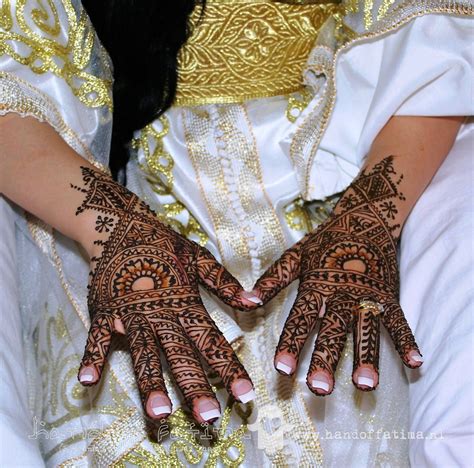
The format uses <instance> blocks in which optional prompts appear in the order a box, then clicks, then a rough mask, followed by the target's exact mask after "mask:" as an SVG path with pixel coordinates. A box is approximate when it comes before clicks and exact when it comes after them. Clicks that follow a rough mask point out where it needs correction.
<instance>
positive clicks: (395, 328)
mask: <svg viewBox="0 0 474 468" xmlns="http://www.w3.org/2000/svg"><path fill="white" fill-rule="evenodd" d="M463 119H464V118H458V117H438V118H436V117H392V118H391V119H390V121H389V122H388V123H387V125H386V126H385V127H384V128H383V129H382V130H381V131H380V133H379V134H378V136H377V138H376V139H375V141H374V143H373V145H372V147H371V150H370V152H369V154H368V156H367V159H366V163H365V165H364V167H363V169H362V171H361V173H360V174H359V176H358V177H357V178H356V179H355V181H354V182H353V183H352V184H351V185H350V186H349V188H348V189H347V190H346V191H345V192H344V194H343V196H342V197H341V199H340V200H339V202H338V204H337V205H336V207H335V209H334V212H333V213H332V215H331V216H330V217H329V219H328V220H327V221H326V222H325V223H323V224H322V225H321V226H319V227H318V228H317V229H316V230H315V231H313V232H311V233H309V234H308V235H306V236H305V237H304V238H303V239H301V240H300V241H299V242H298V243H297V244H295V245H294V246H293V247H292V248H290V249H288V250H287V251H286V252H285V253H284V254H283V255H282V256H281V257H280V259H279V260H277V261H276V262H275V263H274V264H273V265H272V266H271V267H270V268H269V269H268V270H267V271H266V272H265V273H264V274H263V275H262V277H261V278H260V279H259V280H258V281H257V283H256V285H255V288H254V290H255V291H256V294H257V295H258V296H259V297H260V298H261V299H262V300H263V302H264V303H267V302H268V301H269V300H271V299H272V298H273V297H274V296H275V295H276V294H278V292H279V291H281V290H282V289H283V288H285V287H286V286H288V285H289V284H290V283H291V282H293V281H295V280H296V279H299V282H300V283H299V288H298V295H297V298H296V301H295V303H294V305H293V308H292V310H291V312H290V314H289V316H288V318H287V320H286V323H285V326H284V328H283V331H282V334H281V336H280V340H279V344H278V346H277V349H276V353H275V361H274V364H275V368H276V369H277V371H278V372H280V373H282V374H284V375H291V374H293V373H294V372H295V370H296V367H297V365H298V359H299V356H300V353H301V350H302V348H303V346H304V344H305V342H306V340H307V337H308V335H309V334H310V333H311V331H312V330H313V329H314V328H315V327H316V324H317V322H318V319H321V324H320V328H319V333H318V336H317V339H316V343H315V346H314V351H313V354H312V357H311V363H310V367H309V370H308V374H307V385H308V387H309V389H310V390H311V391H312V392H313V393H315V394H316V395H321V396H324V395H328V394H330V393H331V392H332V391H333V389H334V384H335V382H334V374H335V371H336V368H337V364H338V361H339V359H340V356H341V353H342V350H343V348H344V344H345V341H346V337H347V334H348V333H349V332H352V333H353V336H354V364H353V374H352V380H353V383H354V385H355V386H356V387H357V388H359V389H360V390H365V391H369V390H373V389H375V388H376V387H377V385H378V382H379V370H378V360H379V341H380V338H379V334H380V324H381V323H382V324H383V325H384V326H385V328H386V329H387V331H388V332H389V334H390V336H391V338H392V340H393V342H394V344H395V346H396V348H397V350H398V352H399V355H400V357H401V359H402V361H403V362H404V363H405V365H407V366H408V367H411V368H416V367H419V366H421V364H422V362H423V358H422V356H421V354H420V352H419V349H418V346H417V345H416V342H415V339H414V337H413V334H412V332H411V330H410V327H409V325H408V323H407V321H406V319H405V317H404V314H403V311H402V309H401V308H400V305H399V303H398V295H399V278H398V262H397V243H398V240H399V237H400V233H401V230H402V227H403V224H404V222H405V220H406V218H407V216H408V214H409V213H410V211H411V209H412V207H413V206H414V204H415V203H416V201H417V200H418V198H419V197H420V195H421V194H422V193H423V191H424V189H425V188H426V186H427V185H428V183H429V182H430V180H431V179H432V177H433V176H434V174H435V173H436V171H437V169H438V168H439V166H440V165H441V163H442V162H443V160H444V159H445V157H446V156H447V154H448V153H449V150H450V149H451V147H452V145H453V143H454V140H455V138H456V135H457V132H458V130H459V128H460V125H461V123H462V121H463ZM361 300H365V301H370V302H373V303H379V304H382V306H383V310H382V311H381V310H378V309H377V308H376V309H370V310H368V309H367V308H363V309H362V310H361V309H359V308H358V305H359V303H360V301H361Z"/></svg>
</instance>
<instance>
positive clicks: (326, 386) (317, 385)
mask: <svg viewBox="0 0 474 468" xmlns="http://www.w3.org/2000/svg"><path fill="white" fill-rule="evenodd" d="M311 385H312V386H313V387H314V388H317V389H319V390H324V391H325V392H329V384H328V383H327V382H324V381H323V380H317V379H314V380H313V381H312V382H311Z"/></svg>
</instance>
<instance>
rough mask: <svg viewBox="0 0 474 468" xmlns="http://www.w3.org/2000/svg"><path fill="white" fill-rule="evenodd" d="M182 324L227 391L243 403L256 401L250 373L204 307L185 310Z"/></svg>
mask: <svg viewBox="0 0 474 468" xmlns="http://www.w3.org/2000/svg"><path fill="white" fill-rule="evenodd" d="M179 320H180V323H181V324H182V326H183V328H184V330H185V331H186V333H187V335H188V336H189V338H190V339H191V340H192V342H193V343H194V345H195V346H196V348H197V349H198V350H199V351H200V352H201V354H202V355H203V357H204V359H205V360H206V362H207V363H208V364H209V366H210V367H212V369H214V370H215V371H216V372H217V373H218V374H219V376H220V378H221V380H222V382H223V383H224V385H225V386H226V388H227V391H228V392H229V393H231V394H232V395H234V397H235V398H236V399H237V400H239V401H240V402H242V403H248V402H249V401H251V400H253V399H254V398H255V397H256V395H255V392H254V390H253V385H252V381H251V380H250V377H249V375H248V374H247V371H246V370H245V368H244V366H243V365H242V364H241V363H240V361H239V358H238V357H237V355H236V354H235V352H234V350H233V349H232V346H231V345H230V344H229V342H228V341H227V340H226V339H225V337H224V335H223V334H222V333H221V331H220V330H219V329H218V328H217V326H216V324H215V323H214V321H213V320H212V318H211V317H210V316H209V314H208V313H207V311H206V309H205V308H204V306H203V305H194V306H191V307H189V308H187V309H185V310H183V312H182V313H181V314H180V315H179Z"/></svg>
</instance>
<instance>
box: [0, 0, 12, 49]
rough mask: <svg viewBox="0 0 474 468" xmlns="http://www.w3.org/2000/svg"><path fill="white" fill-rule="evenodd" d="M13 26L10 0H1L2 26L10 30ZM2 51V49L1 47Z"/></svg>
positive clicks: (0, 26) (0, 20)
mask: <svg viewBox="0 0 474 468" xmlns="http://www.w3.org/2000/svg"><path fill="white" fill-rule="evenodd" d="M12 26H13V18H12V12H11V5H10V0H0V28H1V29H4V30H5V31H9V30H10V29H11V28H12ZM0 51H1V49H0Z"/></svg>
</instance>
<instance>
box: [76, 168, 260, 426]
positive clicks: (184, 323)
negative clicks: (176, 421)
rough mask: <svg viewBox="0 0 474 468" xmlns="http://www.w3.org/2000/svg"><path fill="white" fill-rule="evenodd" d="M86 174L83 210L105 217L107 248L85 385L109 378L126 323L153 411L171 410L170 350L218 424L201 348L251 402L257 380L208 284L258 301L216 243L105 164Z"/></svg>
mask: <svg viewBox="0 0 474 468" xmlns="http://www.w3.org/2000/svg"><path fill="white" fill-rule="evenodd" d="M82 173H83V181H84V186H83V187H74V188H76V189H78V190H79V191H81V192H83V193H84V194H85V199H84V201H83V203H82V205H81V206H80V207H79V209H78V210H77V214H78V215H81V214H82V213H85V212H86V211H89V212H90V210H94V211H96V212H99V213H100V214H99V215H98V216H97V217H96V218H95V219H96V221H95V224H96V228H95V229H96V233H97V236H98V240H96V241H95V245H96V246H97V249H98V251H99V253H98V254H97V255H96V256H95V257H93V258H92V259H91V262H92V265H93V269H92V273H91V280H90V284H89V297H88V305H89V312H90V315H91V321H92V324H91V327H90V331H89V335H88V340H87V344H86V350H85V353H84V357H83V359H82V364H81V369H80V372H79V380H80V381H81V383H82V384H83V385H93V384H96V383H97V382H98V381H99V380H100V377H101V374H102V371H103V367H104V364H105V361H106V358H107V353H108V351H109V347H110V343H111V339H112V334H113V333H114V331H119V330H118V328H119V327H118V326H117V323H120V321H121V322H122V324H123V327H124V329H125V334H126V337H127V340H128V343H129V346H130V351H131V355H132V360H133V364H134V368H135V374H136V379H137V384H138V388H139V390H140V393H141V397H142V401H143V405H144V408H145V409H146V412H147V413H148V415H149V416H150V417H152V418H156V419H159V418H163V417H166V416H167V415H168V414H170V413H171V401H170V399H169V397H168V395H167V391H166V387H165V383H164V380H163V374H162V368H161V363H160V354H159V349H160V348H161V350H162V351H163V353H164V355H165V356H166V359H167V361H168V364H169V366H170V369H171V372H172V373H173V376H174V378H175V380H176V382H177V384H178V386H179V388H180V389H181V391H182V393H183V395H184V398H185V400H186V402H187V404H188V405H189V407H190V408H191V409H192V411H193V415H194V417H195V419H196V420H197V421H199V422H204V421H212V420H214V419H215V418H216V417H218V416H219V414H220V411H219V403H218V401H217V400H216V398H215V396H214V393H213V391H212V389H211V387H210V385H209V382H208V381H207V379H206V375H205V373H204V371H203V368H202V365H201V361H200V357H199V354H198V351H199V353H200V354H201V355H202V356H203V357H204V359H205V360H206V361H207V363H208V364H209V365H210V366H211V367H212V368H213V369H214V370H215V371H216V372H217V373H218V374H219V376H220V377H221V379H222V381H223V382H224V384H225V386H226V388H227V389H228V391H229V392H230V393H232V394H233V395H234V396H235V397H236V398H237V399H239V400H240V401H242V402H247V401H249V400H250V399H252V398H253V387H252V383H251V381H250V378H249V376H248V374H247V372H246V371H245V369H244V368H243V366H242V364H241V363H240V362H239V360H238V358H237V356H236V355H235V353H234V351H233V350H232V348H231V346H230V345H229V343H228V342H227V341H226V339H225V338H224V336H223V335H222V333H221V332H220V331H219V330H218V328H217V326H216V325H215V323H214V322H213V320H212V318H211V317H210V316H209V315H208V313H207V311H206V310H205V308H204V305H203V303H202V301H201V297H200V294H199V290H198V284H202V285H203V286H205V287H206V288H207V289H208V290H210V291H211V292H213V293H214V294H215V295H216V296H218V297H219V298H220V299H221V300H222V301H223V302H225V303H226V304H228V305H230V306H232V307H235V308H239V309H251V308H254V307H255V303H254V302H252V300H248V299H245V297H243V296H241V294H242V292H243V289H242V287H241V286H240V284H239V283H238V281H237V280H236V279H235V278H234V277H233V276H232V275H231V274H230V273H228V272H227V271H226V270H225V269H224V267H222V266H221V265H220V264H219V263H218V262H217V261H216V260H215V259H214V257H213V256H212V255H211V254H210V253H209V252H208V251H207V250H206V249H204V248H202V247H200V246H199V245H197V244H196V243H194V242H191V241H189V240H187V239H185V238H183V237H182V236H180V235H178V234H177V233H176V232H174V231H173V230H171V229H169V228H168V227H166V226H165V225H163V224H161V223H160V222H159V221H158V220H157V219H156V216H155V214H154V213H153V212H152V211H151V210H150V209H149V208H148V206H147V205H146V204H145V203H144V202H142V201H141V200H140V199H139V198H138V197H137V196H136V195H134V194H132V193H131V192H129V191H128V190H127V189H125V188H124V187H122V186H120V185H119V184H117V183H115V182H114V181H113V180H112V179H110V178H109V177H108V176H106V175H104V174H101V173H99V172H97V171H95V170H92V169H90V168H86V167H82ZM104 239H105V240H104ZM247 297H248V295H247Z"/></svg>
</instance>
